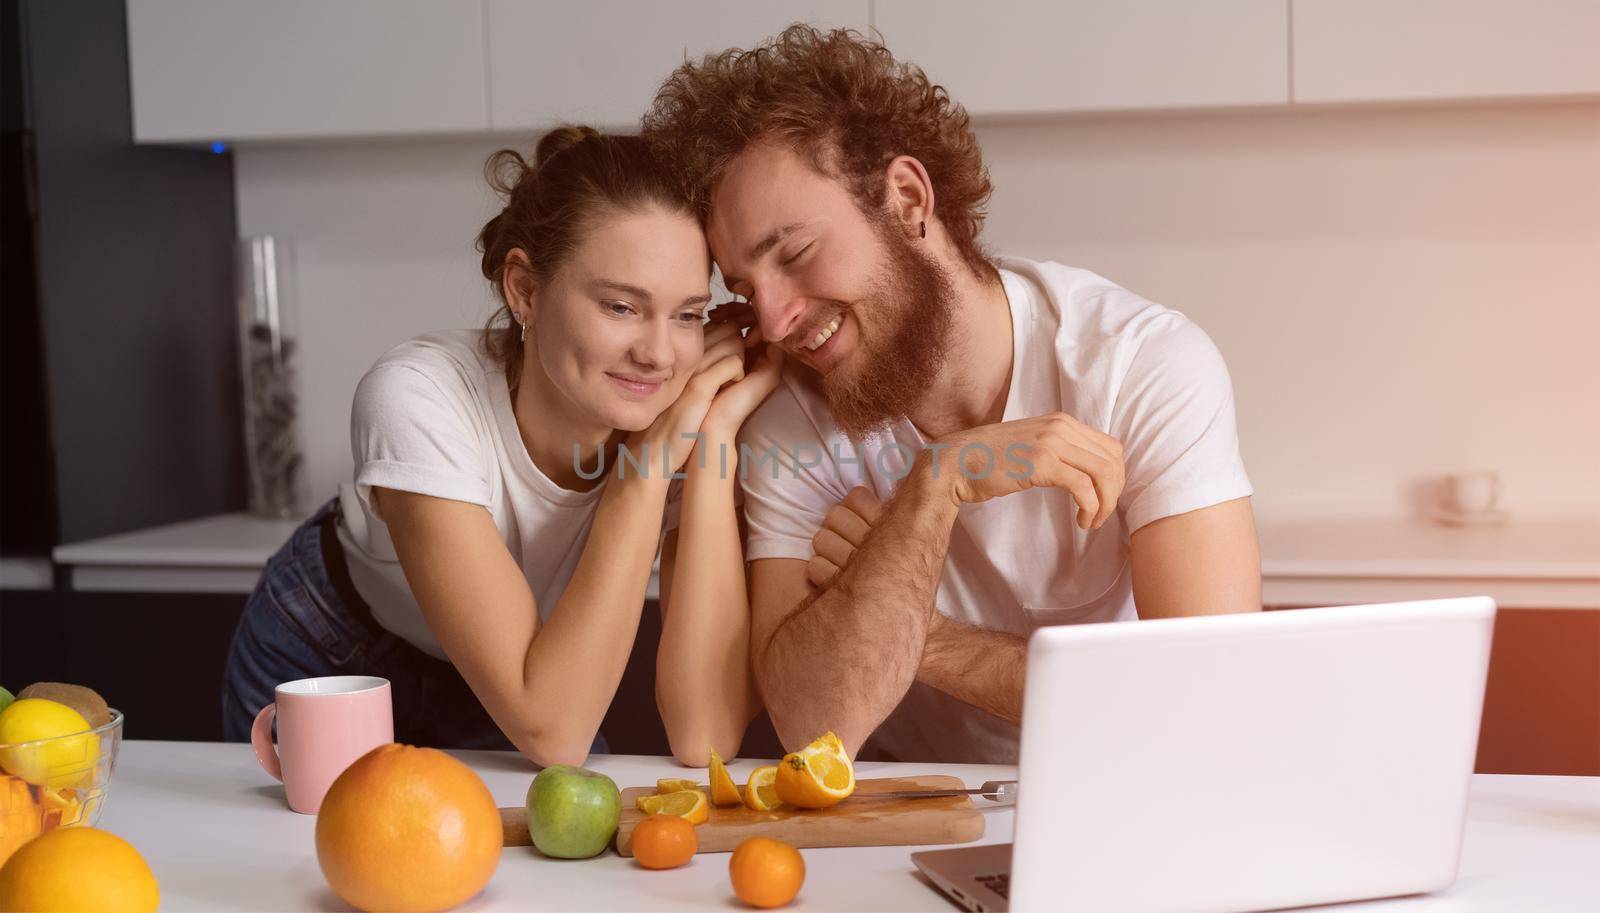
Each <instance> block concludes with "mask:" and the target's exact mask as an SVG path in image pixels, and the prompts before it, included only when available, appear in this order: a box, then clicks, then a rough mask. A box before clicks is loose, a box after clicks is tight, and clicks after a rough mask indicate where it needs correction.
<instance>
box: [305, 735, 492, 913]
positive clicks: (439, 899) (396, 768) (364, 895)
mask: <svg viewBox="0 0 1600 913" xmlns="http://www.w3.org/2000/svg"><path fill="white" fill-rule="evenodd" d="M502 833H503V832H502V830H501V827H500V811H499V809H498V808H496V807H495V802H494V797H493V796H491V795H490V794H489V788H488V787H487V786H484V785H483V780H482V779H480V778H479V777H478V775H477V774H475V773H473V772H472V770H471V769H470V768H468V767H467V765H465V764H463V763H461V762H460V761H457V760H456V759H455V758H452V757H450V756H449V755H447V754H445V753H444V752H442V751H435V750H434V749H432V748H413V747H412V746H410V745H397V744H390V745H380V746H378V747H377V748H374V749H372V750H371V751H369V752H367V753H366V754H364V755H362V756H361V757H360V758H357V759H356V761H355V762H354V763H352V764H351V765H350V766H349V767H347V768H345V771H344V773H342V774H340V775H339V778H338V779H336V780H334V781H333V785H332V786H330V787H328V794H327V796H325V797H324V798H323V800H322V809H321V810H320V811H318V812H317V862H318V863H320V864H321V865H322V875H323V877H325V878H327V879H328V886H329V887H331V888H333V892H334V893H335V894H338V895H339V896H340V897H342V898H344V900H345V902H347V903H349V904H350V905H351V906H354V907H357V908H359V909H362V910H397V911H412V910H414V911H424V913H426V911H435V910H447V909H449V908H451V907H453V906H456V905H457V904H459V903H461V902H462V901H464V900H466V899H467V898H469V897H471V896H473V895H474V894H477V893H478V892H479V891H481V890H483V886H484V885H486V884H488V883H489V879H490V877H491V876H493V875H494V869H495V866H496V865H497V864H498V863H499V862H500V848H501V845H502Z"/></svg>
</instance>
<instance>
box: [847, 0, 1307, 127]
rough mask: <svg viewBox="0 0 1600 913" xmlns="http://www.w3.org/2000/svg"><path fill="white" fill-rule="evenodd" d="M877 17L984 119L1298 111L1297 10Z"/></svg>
mask: <svg viewBox="0 0 1600 913" xmlns="http://www.w3.org/2000/svg"><path fill="white" fill-rule="evenodd" d="M874 17H875V20H876V24H877V27H878V29H879V30H880V31H881V32H883V35H884V39H885V42H886V43H887V44H888V46H889V49H890V50H891V51H893V52H894V54H895V56H896V57H897V58H898V59H900V60H909V61H912V62H914V63H916V64H919V65H920V66H921V67H922V68H923V70H924V71H925V72H926V73H927V74H928V77H929V78H930V79H932V80H933V81H934V82H935V83H938V84H940V85H943V86H945V87H946V88H947V89H949V91H950V95H951V97H952V98H954V99H955V100H956V101H957V102H959V103H961V104H962V105H965V106H966V108H967V110H968V111H969V112H971V113H972V114H974V115H992V114H1043V113H1055V112H1071V111H1104V110H1118V109H1123V110H1127V109H1141V108H1146V109H1147V108H1189V107H1230V106H1237V105H1282V104H1287V103H1288V101H1289V82H1288V78H1289V61H1288V7H1287V2H1286V0H1205V2H1196V0H1057V2H1047V0H994V2H989V3H981V4H980V3H971V2H965V0H877V3H876V6H875V12H874Z"/></svg>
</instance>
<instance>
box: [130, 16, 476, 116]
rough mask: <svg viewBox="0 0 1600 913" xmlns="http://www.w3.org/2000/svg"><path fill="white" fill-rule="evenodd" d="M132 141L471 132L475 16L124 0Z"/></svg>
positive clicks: (474, 82) (474, 63) (474, 95)
mask: <svg viewBox="0 0 1600 913" xmlns="http://www.w3.org/2000/svg"><path fill="white" fill-rule="evenodd" d="M127 9H128V66H129V72H130V74H131V78H132V89H133V135H134V140H135V141H136V142H143V143H151V142H211V141H213V140H244V139H261V138H311V137H332V136H360V135H393V134H418V133H441V132H453V131H482V130H484V129H486V128H487V127H488V122H489V121H488V108H487V104H488V94H487V89H486V86H485V74H484V37H483V35H484V31H483V30H484V22H483V7H482V6H481V4H479V3H477V2H452V3H444V2H426V0H403V2H402V0H275V2H272V3H258V2H254V0H128V6H127Z"/></svg>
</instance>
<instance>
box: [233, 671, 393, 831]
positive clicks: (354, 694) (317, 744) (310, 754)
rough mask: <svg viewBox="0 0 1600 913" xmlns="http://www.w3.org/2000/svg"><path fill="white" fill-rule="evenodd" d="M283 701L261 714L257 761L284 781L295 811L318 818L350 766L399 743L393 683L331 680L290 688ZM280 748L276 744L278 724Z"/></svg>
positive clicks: (281, 694) (282, 692)
mask: <svg viewBox="0 0 1600 913" xmlns="http://www.w3.org/2000/svg"><path fill="white" fill-rule="evenodd" d="M274 696H275V697H276V698H277V701H276V702H275V703H271V704H268V705H267V706H265V707H262V708H261V712H260V713H258V714H256V721H255V725H254V726H252V727H251V728H250V743H251V745H252V746H253V747H254V748H255V750H256V760H257V761H260V762H261V766H262V767H264V768H266V771H267V773H269V774H272V775H273V776H274V777H277V778H278V779H279V780H282V781H283V791H284V793H285V794H286V795H287V796H288V798H289V808H291V809H293V810H294V811H297V812H299V813H300V814H302V815H315V814H316V813H317V809H319V808H321V807H322V797H323V796H324V795H325V794H326V793H327V792H328V787H329V786H332V785H333V781H334V780H335V779H336V778H337V777H338V776H339V775H340V774H342V773H344V769H345V768H346V767H349V766H350V762H352V761H354V760H355V759H356V758H359V757H361V756H362V755H364V754H366V753H367V752H369V751H371V750H372V749H374V748H377V747H378V746H379V745H387V744H388V743H390V742H393V741H394V708H393V706H392V705H391V703H390V698H389V680H388V679H386V678H377V677H376V676H371V675H329V676H325V677H323V678H303V679H300V680H299V681H294V682H284V683H283V684H281V685H279V686H278V687H277V689H276V692H275V695H274ZM273 717H277V720H278V744H277V746H276V747H274V746H273V744H272V720H273Z"/></svg>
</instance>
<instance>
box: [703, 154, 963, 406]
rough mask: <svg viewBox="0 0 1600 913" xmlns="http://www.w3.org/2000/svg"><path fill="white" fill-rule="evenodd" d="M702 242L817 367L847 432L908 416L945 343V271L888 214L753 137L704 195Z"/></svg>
mask: <svg viewBox="0 0 1600 913" xmlns="http://www.w3.org/2000/svg"><path fill="white" fill-rule="evenodd" d="M706 238H707V240H708V241H709V242H710V245H711V254H712V257H713V258H714V259H715V260H716V262H717V265H718V266H719V267H720V268H721V269H722V274H723V278H724V280H725V281H726V283H727V286H728V290H729V291H731V292H733V293H734V294H736V295H741V296H743V297H745V298H746V299H748V300H749V301H750V303H751V304H752V306H753V307H754V308H755V311H756V315H757V317H758V318H759V320H760V324H761V332H762V335H763V336H764V337H766V339H768V340H769V341H773V342H776V343H777V344H778V345H779V346H781V347H782V348H783V349H784V350H786V351H787V352H789V353H791V354H792V355H793V356H794V357H796V358H798V359H799V360H800V361H801V362H802V363H803V364H805V365H806V366H808V367H810V368H811V369H812V370H814V371H816V372H817V374H818V375H820V376H821V378H822V390H823V394H824V396H825V397H826V398H827V401H828V407H829V411H830V412H832V413H833V416H834V418H835V420H837V421H838V423H839V425H840V427H842V428H843V429H844V430H845V431H846V432H847V433H849V434H851V435H853V436H857V437H859V436H862V435H864V434H866V433H868V432H869V431H872V430H874V429H875V428H878V427H881V426H883V425H884V424H886V423H888V422H891V421H894V420H895V419H898V418H900V417H902V416H904V415H907V414H908V413H909V412H910V411H911V410H912V409H913V408H914V407H915V406H916V405H917V403H918V402H919V401H920V399H921V397H922V395H923V394H924V393H926V392H927V390H928V389H929V388H930V386H931V385H932V382H933V380H934V376H935V375H936V374H937V372H938V370H939V368H940V367H941V366H942V365H943V363H944V356H945V352H946V349H947V348H948V342H949V340H948V337H949V333H950V325H951V313H952V310H953V308H954V301H953V297H954V296H953V292H952V291H951V286H950V282H949V279H948V277H947V276H946V274H945V272H944V270H943V269H942V268H941V267H940V266H939V264H938V262H937V261H936V260H935V259H934V258H933V257H932V255H931V254H929V253H927V251H926V250H925V249H924V248H923V247H921V246H920V244H921V243H922V242H921V241H920V240H918V239H914V238H912V237H909V236H908V235H907V233H906V232H905V230H904V228H903V227H902V226H901V225H900V224H898V223H897V222H895V221H894V220H893V219H892V218H891V217H890V216H889V215H888V213H885V214H884V216H883V217H882V218H880V219H870V218H868V217H867V216H866V215H864V214H862V212H861V210H860V209H859V208H858V207H857V205H856V203H855V200H854V199H853V198H852V197H851V195H850V193H849V191H848V190H846V189H845V187H844V186H843V184H841V183H840V182H839V181H837V180H835V179H833V178H830V177H827V176H825V175H821V174H818V173H817V172H816V171H814V170H812V169H811V167H810V166H808V165H807V164H806V163H805V162H804V161H803V160H802V159H800V158H799V157H798V156H797V155H795V154H794V153H792V152H789V151H788V150H786V149H780V148H778V147H776V146H773V145H769V144H756V145H753V146H751V147H750V148H748V149H746V150H745V151H744V152H742V153H740V155H739V156H738V157H737V158H735V159H734V161H733V163H732V164H731V165H730V166H729V168H728V170H727V172H726V174H725V175H724V176H723V178H722V180H721V182H720V183H719V184H718V185H717V187H716V190H715V191H714V192H713V194H712V197H711V213H710V216H709V218H708V219H707V222H706Z"/></svg>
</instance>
